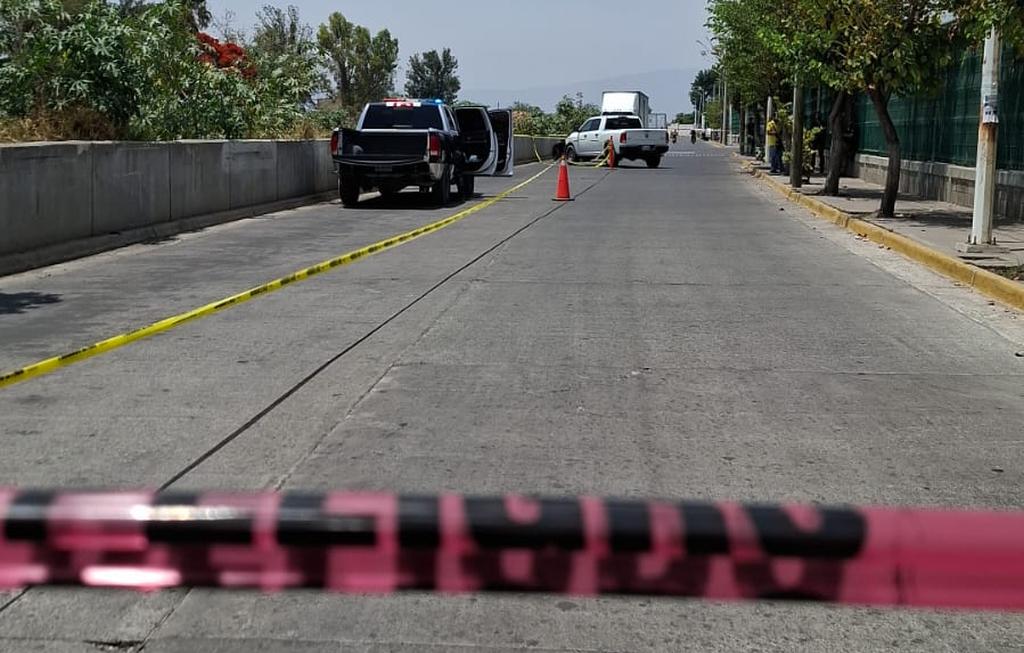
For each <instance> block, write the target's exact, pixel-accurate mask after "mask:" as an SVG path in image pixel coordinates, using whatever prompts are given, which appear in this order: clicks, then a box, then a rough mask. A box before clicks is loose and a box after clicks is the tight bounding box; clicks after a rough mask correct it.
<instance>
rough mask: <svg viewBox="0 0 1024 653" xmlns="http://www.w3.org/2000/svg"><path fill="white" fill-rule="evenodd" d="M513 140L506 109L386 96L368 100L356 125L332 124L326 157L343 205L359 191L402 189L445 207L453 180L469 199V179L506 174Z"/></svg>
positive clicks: (355, 198)
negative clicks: (417, 191) (428, 196)
mask: <svg viewBox="0 0 1024 653" xmlns="http://www.w3.org/2000/svg"><path fill="white" fill-rule="evenodd" d="M512 145H513V134H512V112H511V111H509V110H504V109H503V110H493V111H488V110H487V109H486V108H485V107H474V106H467V107H458V108H452V107H449V106H447V105H446V104H444V102H442V101H440V100H409V99H389V100H385V101H383V102H371V103H370V104H367V105H366V107H364V109H363V112H362V114H361V115H360V117H359V122H358V124H357V126H356V128H355V129H335V130H334V133H333V134H332V136H331V155H332V157H333V159H334V165H335V170H336V171H337V173H338V194H339V196H340V197H341V202H342V204H343V205H345V206H347V207H348V206H355V205H356V204H357V203H358V202H359V195H360V193H362V192H369V191H373V190H377V191H380V193H381V194H382V195H384V196H391V195H395V194H397V193H399V192H401V191H402V190H403V189H405V188H407V187H409V186H418V187H419V189H420V192H421V193H424V194H426V193H430V194H431V195H432V197H433V200H434V202H435V203H437V204H439V205H444V204H447V203H448V201H449V198H450V194H451V187H452V185H453V184H454V185H455V186H456V187H457V189H458V193H459V195H460V196H461V197H463V198H469V197H471V196H472V195H473V192H474V187H475V180H476V177H499V176H506V177H510V176H512V174H513V158H514V157H513V150H512Z"/></svg>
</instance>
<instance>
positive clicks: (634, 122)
mask: <svg viewBox="0 0 1024 653" xmlns="http://www.w3.org/2000/svg"><path fill="white" fill-rule="evenodd" d="M609 139H611V141H612V147H614V148H615V156H616V158H617V159H618V160H623V159H626V160H630V161H635V160H637V159H641V160H643V161H645V162H646V163H647V167H649V168H657V167H658V166H659V165H661V157H662V156H663V155H664V154H665V152H668V141H669V137H668V130H667V129H644V128H643V122H642V121H641V120H640V118H639V117H638V116H627V115H613V116H594V117H593V118H590V119H589V120H587V121H586V122H585V123H583V124H582V125H581V126H580V128H579V129H577V130H576V131H574V132H573V133H571V134H569V137H568V138H566V139H565V155H566V156H567V157H568V158H569V160H570V161H576V160H578V159H593V158H597V157H599V156H601V154H602V153H603V152H604V148H605V145H606V144H607V143H608V140H609Z"/></svg>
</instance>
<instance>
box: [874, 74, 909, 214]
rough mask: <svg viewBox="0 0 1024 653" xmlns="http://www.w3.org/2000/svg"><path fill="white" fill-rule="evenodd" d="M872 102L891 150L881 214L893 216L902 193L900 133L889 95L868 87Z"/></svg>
mask: <svg viewBox="0 0 1024 653" xmlns="http://www.w3.org/2000/svg"><path fill="white" fill-rule="evenodd" d="M868 96H869V97H870V98H871V103H872V104H874V105H875V113H876V114H877V115H878V121H879V122H880V123H881V124H882V132H883V133H884V134H885V145H886V149H887V150H888V152H889V169H888V170H887V171H886V175H885V190H884V191H883V192H882V206H881V208H880V209H879V215H881V216H882V217H883V218H891V217H893V216H895V215H896V198H897V197H898V196H899V193H900V164H901V162H902V160H901V156H900V135H899V134H898V133H896V125H894V124H893V122H892V116H890V115H889V95H888V93H886V92H884V91H883V90H881V89H878V88H870V89H868Z"/></svg>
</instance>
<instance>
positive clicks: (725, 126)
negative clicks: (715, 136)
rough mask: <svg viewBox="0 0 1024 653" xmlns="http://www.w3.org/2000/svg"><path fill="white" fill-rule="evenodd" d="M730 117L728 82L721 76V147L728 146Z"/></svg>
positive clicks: (730, 126) (730, 127)
mask: <svg viewBox="0 0 1024 653" xmlns="http://www.w3.org/2000/svg"><path fill="white" fill-rule="evenodd" d="M731 123H732V116H730V115H729V80H727V79H726V78H725V75H722V145H728V144H729V132H730V131H731V129H732V125H731Z"/></svg>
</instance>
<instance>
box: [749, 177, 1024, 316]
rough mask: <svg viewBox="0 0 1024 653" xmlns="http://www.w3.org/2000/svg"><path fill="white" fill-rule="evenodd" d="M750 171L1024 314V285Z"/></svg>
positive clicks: (822, 213)
mask: <svg viewBox="0 0 1024 653" xmlns="http://www.w3.org/2000/svg"><path fill="white" fill-rule="evenodd" d="M747 168H748V170H749V171H750V172H751V173H752V174H753V175H754V176H755V177H756V178H758V179H760V180H761V181H762V182H764V183H766V184H768V185H769V186H771V187H772V188H774V189H775V190H776V191H778V192H779V193H780V194H782V195H783V196H785V197H786V198H787V199H789V200H790V201H791V202H795V203H796V204H799V205H800V206H803V207H804V208H806V209H808V210H809V211H811V213H813V214H815V215H816V216H817V217H819V218H821V219H823V220H827V221H829V222H831V223H832V224H835V225H837V226H840V227H842V228H844V229H846V230H847V231H851V232H853V233H855V234H857V235H858V236H861V237H863V238H867V239H868V240H870V241H871V242H873V243H877V244H879V245H884V246H885V247H888V248H889V249H891V250H893V251H894V252H898V253H899V254H902V255H903V256H905V257H907V258H909V259H911V260H913V261H916V262H918V263H921V264H922V265H924V266H926V267H928V268H930V269H932V270H934V271H935V272H938V273H939V274H942V275H945V276H947V277H949V278H950V279H953V280H955V281H958V282H960V283H962V284H964V285H965V286H969V287H971V288H974V289H975V290H977V291H978V292H980V293H982V294H984V295H988V296H989V297H991V298H993V299H995V300H998V301H1000V302H1002V303H1004V304H1006V305H1008V306H1011V307H1013V308H1016V309H1018V310H1022V311H1024V284H1020V283H1017V282H1016V281H1011V280H1010V279H1007V278H1005V277H1001V276H999V275H998V274H995V273H992V272H989V271H988V270H983V269H981V268H979V267H976V266H974V265H970V264H969V263H964V262H963V261H961V260H959V259H957V258H954V257H952V256H949V255H948V254H945V253H944V252H940V251H938V250H936V249H932V248H931V247H928V246H927V245H924V244H922V243H919V242H918V241H916V240H913V239H911V238H907V237H906V236H903V235H901V234H898V233H895V232H893V231H890V230H888V229H886V228H884V227H880V226H878V225H876V224H874V223H871V222H868V221H866V220H861V219H859V218H855V217H853V216H852V215H850V214H849V213H846V212H845V211H841V210H839V209H837V208H835V207H834V206H831V205H829V204H826V203H825V202H822V201H821V200H817V199H814V198H813V197H808V196H807V195H804V194H803V193H801V192H799V191H796V190H793V189H792V188H790V187H789V186H787V185H785V184H783V183H780V182H778V181H776V180H774V179H772V178H771V177H769V176H768V175H766V174H764V172H762V171H760V170H754V169H753V168H752V167H750V166H747Z"/></svg>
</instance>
